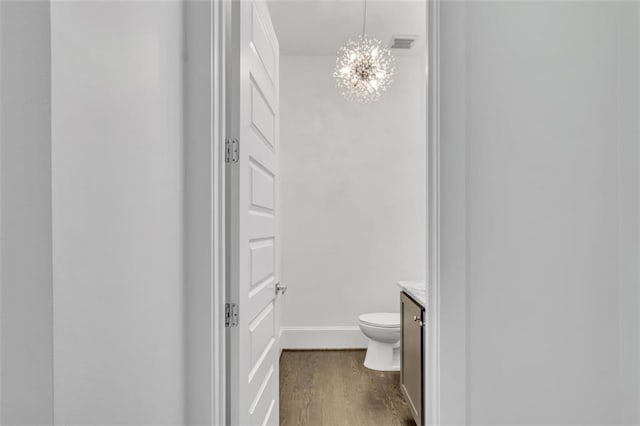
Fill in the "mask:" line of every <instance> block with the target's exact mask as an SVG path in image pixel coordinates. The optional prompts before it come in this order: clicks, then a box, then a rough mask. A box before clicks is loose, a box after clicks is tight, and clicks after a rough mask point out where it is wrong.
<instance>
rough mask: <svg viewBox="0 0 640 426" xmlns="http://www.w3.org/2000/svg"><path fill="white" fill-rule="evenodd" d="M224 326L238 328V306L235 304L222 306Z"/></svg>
mask: <svg viewBox="0 0 640 426" xmlns="http://www.w3.org/2000/svg"><path fill="white" fill-rule="evenodd" d="M224 325H225V327H237V326H238V305H236V304H235V303H225V304H224Z"/></svg>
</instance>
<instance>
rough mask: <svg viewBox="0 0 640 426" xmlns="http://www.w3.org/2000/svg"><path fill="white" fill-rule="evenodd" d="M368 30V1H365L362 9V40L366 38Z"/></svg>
mask: <svg viewBox="0 0 640 426" xmlns="http://www.w3.org/2000/svg"><path fill="white" fill-rule="evenodd" d="M366 29H367V0H363V7H362V38H364V35H365V31H366Z"/></svg>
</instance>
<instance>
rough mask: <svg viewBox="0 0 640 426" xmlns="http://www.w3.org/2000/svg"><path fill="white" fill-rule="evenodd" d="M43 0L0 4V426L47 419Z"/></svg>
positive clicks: (47, 126) (47, 132)
mask: <svg viewBox="0 0 640 426" xmlns="http://www.w3.org/2000/svg"><path fill="white" fill-rule="evenodd" d="M49 46H50V36H49V3H48V2H47V1H28V2H25V1H2V2H0V94H1V96H0V102H1V103H0V123H1V124H0V206H1V209H0V218H1V220H0V235H1V239H0V241H1V245H0V253H1V255H0V264H1V267H0V270H1V274H0V292H1V294H2V297H1V301H2V304H1V306H0V313H1V316H0V325H1V331H0V336H1V348H2V350H1V352H0V359H1V364H0V371H1V372H2V374H1V380H0V424H7V425H9V424H11V425H18V424H50V423H51V422H52V420H53V400H52V398H53V396H52V394H53V383H52V379H53V373H52V330H51V320H52V306H51V303H52V300H51V283H52V278H51V274H52V273H51V121H50V81H51V78H50V77H51V75H50V55H49Z"/></svg>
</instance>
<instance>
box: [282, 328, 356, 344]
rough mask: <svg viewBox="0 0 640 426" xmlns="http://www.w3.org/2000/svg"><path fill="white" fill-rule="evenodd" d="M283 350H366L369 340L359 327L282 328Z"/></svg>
mask: <svg viewBox="0 0 640 426" xmlns="http://www.w3.org/2000/svg"><path fill="white" fill-rule="evenodd" d="M280 347H281V348H282V349H364V348H366V347H367V338H366V337H365V335H364V334H362V331H360V328H359V327H358V326H332V327H282V328H280Z"/></svg>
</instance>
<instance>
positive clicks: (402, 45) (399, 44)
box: [391, 35, 418, 49]
mask: <svg viewBox="0 0 640 426" xmlns="http://www.w3.org/2000/svg"><path fill="white" fill-rule="evenodd" d="M417 38H418V36H414V35H394V36H393V37H392V38H391V48H392V49H411V47H412V46H413V42H415V41H416V39H417Z"/></svg>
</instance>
